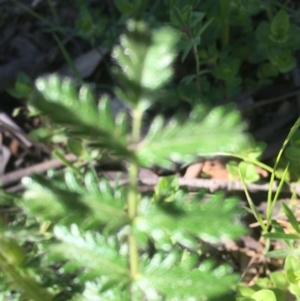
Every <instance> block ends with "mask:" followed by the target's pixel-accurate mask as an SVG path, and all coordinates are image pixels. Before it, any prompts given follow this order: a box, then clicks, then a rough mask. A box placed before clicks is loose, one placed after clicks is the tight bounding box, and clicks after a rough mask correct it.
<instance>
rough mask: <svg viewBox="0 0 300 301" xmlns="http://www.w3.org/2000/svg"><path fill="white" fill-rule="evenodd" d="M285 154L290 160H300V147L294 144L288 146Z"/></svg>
mask: <svg viewBox="0 0 300 301" xmlns="http://www.w3.org/2000/svg"><path fill="white" fill-rule="evenodd" d="M284 154H285V156H286V157H287V158H288V159H290V160H293V161H299V160H300V148H299V147H295V146H294V145H291V146H289V147H287V148H286V150H285V153H284Z"/></svg>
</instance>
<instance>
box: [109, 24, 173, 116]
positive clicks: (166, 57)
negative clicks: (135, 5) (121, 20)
mask: <svg viewBox="0 0 300 301" xmlns="http://www.w3.org/2000/svg"><path fill="white" fill-rule="evenodd" d="M127 30H128V32H127V34H124V35H122V36H121V38H120V46H117V47H115V49H114V53H113V56H114V58H115V59H116V61H117V63H118V65H119V66H120V68H121V71H120V72H118V78H119V80H120V83H121V86H122V91H121V90H118V91H117V93H118V95H119V97H120V98H121V99H122V100H124V101H126V102H128V103H129V104H130V105H131V106H132V107H136V106H137V105H138V104H139V106H140V108H142V109H143V110H145V109H147V108H148V107H149V106H150V105H151V104H152V102H153V101H154V92H155V90H157V89H159V88H160V87H161V86H162V85H163V84H165V83H166V82H167V81H168V80H169V79H170V77H171V76H172V69H171V63H172V62H173V60H174V58H175V51H174V46H175V43H176V33H175V31H173V30H172V29H170V28H167V27H164V28H162V29H159V30H156V31H152V32H151V31H149V29H148V28H147V26H146V25H145V24H144V23H142V22H135V21H130V22H128V26H127Z"/></svg>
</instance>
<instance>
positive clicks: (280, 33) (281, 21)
mask: <svg viewBox="0 0 300 301" xmlns="http://www.w3.org/2000/svg"><path fill="white" fill-rule="evenodd" d="M289 26H290V20H289V16H288V14H287V12H286V11H285V10H280V11H279V12H278V13H277V14H276V16H275V17H274V19H273V20H272V23H271V33H272V35H271V37H273V40H275V41H278V42H285V41H286V40H287V32H288V30H289Z"/></svg>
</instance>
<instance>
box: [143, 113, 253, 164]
mask: <svg viewBox="0 0 300 301" xmlns="http://www.w3.org/2000/svg"><path fill="white" fill-rule="evenodd" d="M196 113H197V118H195V117H193V115H195V114H196ZM244 130H245V126H244V124H243V123H242V122H241V120H240V117H239V114H238V113H237V112H236V111H234V110H232V111H228V112H226V108H224V107H217V108H214V109H212V110H211V111H210V112H205V111H204V109H203V110H199V108H197V109H196V111H195V112H193V113H192V114H191V117H190V118H189V120H188V121H186V122H185V123H183V124H178V123H177V122H176V121H175V120H171V121H170V122H169V123H168V124H167V125H166V126H164V121H163V119H162V118H160V117H158V118H156V120H154V122H153V124H152V126H151V127H150V130H149V132H148V134H147V136H146V137H145V139H144V140H143V141H142V142H141V144H140V147H139V150H138V152H137V155H138V158H139V159H140V162H141V164H143V165H147V166H151V165H153V164H157V165H160V166H169V164H170V160H173V161H182V162H187V161H191V160H193V159H194V158H195V156H197V155H202V156H205V155H206V156H213V155H216V154H218V153H223V152H226V153H239V152H240V151H242V150H244V149H247V148H249V147H250V145H251V140H250V138H249V136H248V135H246V134H245V133H244Z"/></svg>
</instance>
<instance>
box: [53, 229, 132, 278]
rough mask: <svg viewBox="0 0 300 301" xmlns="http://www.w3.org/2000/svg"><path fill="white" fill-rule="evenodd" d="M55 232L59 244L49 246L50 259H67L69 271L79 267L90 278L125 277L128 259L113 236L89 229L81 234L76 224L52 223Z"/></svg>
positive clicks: (126, 276)
mask: <svg viewBox="0 0 300 301" xmlns="http://www.w3.org/2000/svg"><path fill="white" fill-rule="evenodd" d="M54 235H55V237H56V238H57V239H58V240H59V241H60V243H58V244H53V245H51V246H49V257H50V258H52V260H53V261H57V260H61V259H65V260H68V261H69V262H70V264H69V265H68V264H67V268H68V269H69V270H70V269H71V270H76V269H81V270H82V271H83V274H88V275H90V278H95V279H96V278H99V277H100V276H101V275H106V276H109V277H111V279H120V280H121V281H126V279H127V278H128V271H127V259H126V257H125V256H124V255H122V254H121V253H120V251H119V249H118V247H119V245H118V244H117V243H116V240H115V238H110V239H106V238H105V237H104V236H102V235H101V234H98V233H94V232H91V231H88V232H85V233H81V231H80V230H79V229H78V227H77V225H75V224H73V225H71V227H70V229H69V228H68V227H65V226H55V227H54ZM83 276H84V275H81V276H79V278H80V277H83ZM83 278H84V277H83Z"/></svg>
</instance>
